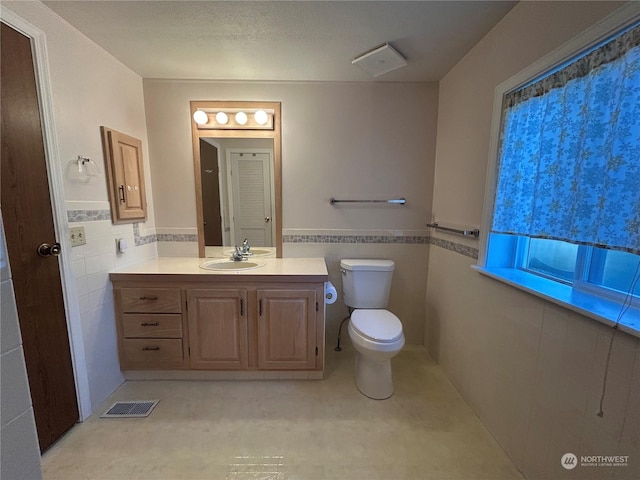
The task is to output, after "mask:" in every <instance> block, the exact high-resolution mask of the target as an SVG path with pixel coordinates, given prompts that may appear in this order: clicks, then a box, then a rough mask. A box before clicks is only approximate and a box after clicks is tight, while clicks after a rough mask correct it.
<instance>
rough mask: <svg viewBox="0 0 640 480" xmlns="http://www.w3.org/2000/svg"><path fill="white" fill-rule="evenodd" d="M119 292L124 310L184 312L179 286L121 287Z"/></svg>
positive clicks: (137, 311)
mask: <svg viewBox="0 0 640 480" xmlns="http://www.w3.org/2000/svg"><path fill="white" fill-rule="evenodd" d="M118 292H119V295H120V308H121V311H122V312H132V313H133V312H135V313H181V312H182V297H181V295H180V289H178V288H121V289H120V290H119V291H118Z"/></svg>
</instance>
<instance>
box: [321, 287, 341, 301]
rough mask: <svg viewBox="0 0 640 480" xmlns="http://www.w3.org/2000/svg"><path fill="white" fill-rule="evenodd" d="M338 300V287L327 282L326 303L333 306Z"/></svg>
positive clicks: (325, 290)
mask: <svg viewBox="0 0 640 480" xmlns="http://www.w3.org/2000/svg"><path fill="white" fill-rule="evenodd" d="M337 299H338V292H337V291H336V287H334V286H333V283H331V282H325V284H324V303H327V304H332V303H335V301H336V300H337Z"/></svg>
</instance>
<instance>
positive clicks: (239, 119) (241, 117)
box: [236, 112, 248, 125]
mask: <svg viewBox="0 0 640 480" xmlns="http://www.w3.org/2000/svg"><path fill="white" fill-rule="evenodd" d="M247 120H248V118H247V114H246V113H244V112H238V113H236V123H237V124H238V125H244V124H245V123H247Z"/></svg>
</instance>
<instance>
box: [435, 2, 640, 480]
mask: <svg viewBox="0 0 640 480" xmlns="http://www.w3.org/2000/svg"><path fill="white" fill-rule="evenodd" d="M618 5H619V4H617V3H612V2H521V3H519V4H518V5H517V6H516V7H515V8H514V9H513V10H512V11H511V12H510V13H509V14H507V16H506V17H505V18H504V19H503V20H502V21H501V22H500V23H499V24H498V25H497V26H496V27H495V28H494V29H493V30H492V31H491V32H490V33H489V34H488V35H487V36H486V37H485V38H484V39H483V40H482V41H481V42H480V43H479V44H478V45H476V46H475V47H474V48H473V49H472V50H471V51H470V52H469V53H468V54H467V55H466V56H465V57H464V58H463V59H462V60H461V61H460V62H459V63H458V64H457V65H456V66H455V67H454V68H453V69H452V70H451V71H450V72H449V73H448V74H447V75H446V76H445V77H444V78H443V79H442V81H441V82H440V98H439V112H438V138H437V148H436V173H435V188H434V199H433V209H434V214H435V215H436V216H437V217H438V218H439V219H440V220H442V221H443V223H444V221H445V220H446V221H448V222H451V223H457V224H461V225H480V224H481V221H482V204H483V198H484V185H485V173H486V166H487V158H488V154H489V152H488V148H489V134H490V127H491V115H492V102H493V96H494V90H495V87H496V86H497V85H498V84H500V83H501V82H502V81H504V80H506V79H507V78H509V77H510V76H512V75H514V74H516V73H517V72H518V71H519V70H521V69H523V68H524V67H526V66H528V65H529V64H531V63H533V62H534V61H536V60H538V59H539V58H541V57H542V56H544V55H545V54H547V53H548V52H550V51H552V50H553V49H555V48H557V47H559V46H560V45H562V44H563V43H564V42H566V41H568V40H570V39H571V38H572V37H574V36H575V35H576V34H578V33H579V32H581V31H583V30H584V29H585V28H587V27H589V26H590V25H592V24H593V23H594V22H596V21H597V20H599V19H600V18H602V17H604V16H605V15H607V14H608V13H609V12H611V11H612V10H614V9H615V8H616V7H617V6H618ZM437 236H440V237H442V238H446V239H448V240H451V241H455V242H458V243H465V244H467V245H474V244H473V242H470V241H468V240H467V241H460V240H458V239H457V238H455V237H451V236H446V235H442V234H438V235H437ZM475 246H476V247H477V244H475ZM474 263H475V262H474V260H472V259H470V258H468V257H465V256H462V255H459V254H457V253H455V252H452V251H450V250H446V249H444V248H440V247H436V246H431V248H430V252H429V268H428V290H427V305H428V306H427V326H426V333H425V344H426V345H427V346H428V349H429V351H430V353H431V354H432V355H433V356H434V357H435V358H436V360H437V361H438V362H439V363H440V364H441V365H442V367H443V368H444V370H445V371H446V373H447V374H448V376H449V377H450V379H451V380H452V381H453V382H454V384H455V385H456V386H457V387H458V389H459V390H460V392H461V393H462V394H463V396H464V397H465V399H466V400H467V401H468V402H469V404H470V405H471V406H472V407H473V408H474V409H475V411H476V412H477V413H478V415H479V416H480V418H481V419H482V420H483V421H484V422H485V424H486V425H487V427H488V428H489V430H490V431H491V433H492V434H493V435H494V436H495V437H496V439H497V440H498V442H499V443H500V444H501V445H502V446H503V448H504V449H505V450H506V451H507V453H508V454H509V455H510V456H511V458H512V460H513V461H514V462H515V464H516V466H517V467H518V468H519V469H521V471H522V472H523V473H524V474H525V476H526V477H527V478H529V479H537V478H540V479H541V478H554V479H555V478H565V477H567V478H569V477H570V478H605V477H606V478H639V476H640V456H639V455H638V452H639V451H640V443H639V439H640V345H639V341H638V339H637V338H634V337H631V336H628V335H626V334H622V333H619V334H618V335H617V336H616V339H615V343H614V349H613V354H612V363H611V365H612V367H611V371H610V374H609V382H608V387H607V388H608V393H607V397H606V401H605V415H604V417H603V418H600V417H597V416H596V415H595V412H596V411H597V409H598V402H599V392H600V389H601V381H602V376H603V372H604V362H605V360H606V348H607V346H608V340H609V338H610V335H611V332H612V330H611V329H610V328H607V327H604V326H603V325H601V324H599V323H597V322H595V321H594V320H591V319H588V318H585V317H582V316H580V315H578V314H574V313H572V312H570V311H568V310H566V309H564V308H562V307H558V306H555V305H553V304H551V303H548V302H546V301H544V300H542V299H539V298H537V297H534V296H531V295H529V294H527V293H524V292H521V291H519V290H516V289H514V288H511V287H508V286H506V285H503V284H502V283H499V282H496V281H494V280H492V279H489V278H486V277H483V276H482V275H480V274H479V273H477V272H475V271H473V270H471V269H470V265H472V264H474ZM567 452H572V453H575V454H576V455H578V456H580V455H631V457H630V462H631V464H630V466H629V467H620V468H617V469H615V468H610V469H604V468H602V469H600V470H597V469H596V470H591V471H587V470H585V468H586V467H582V470H578V471H567V470H564V469H563V468H562V467H561V466H560V457H561V455H562V454H564V453H567ZM607 452H608V453H607ZM578 468H579V469H580V468H581V467H578ZM610 475H611V476H610Z"/></svg>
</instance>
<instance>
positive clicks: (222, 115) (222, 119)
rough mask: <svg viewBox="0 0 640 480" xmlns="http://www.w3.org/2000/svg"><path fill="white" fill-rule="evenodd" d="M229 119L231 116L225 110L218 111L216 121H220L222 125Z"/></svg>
mask: <svg viewBox="0 0 640 480" xmlns="http://www.w3.org/2000/svg"><path fill="white" fill-rule="evenodd" d="M228 121H229V117H227V114H226V113H224V112H218V113H216V122H218V123H219V124H220V125H226V124H227V122H228Z"/></svg>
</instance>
